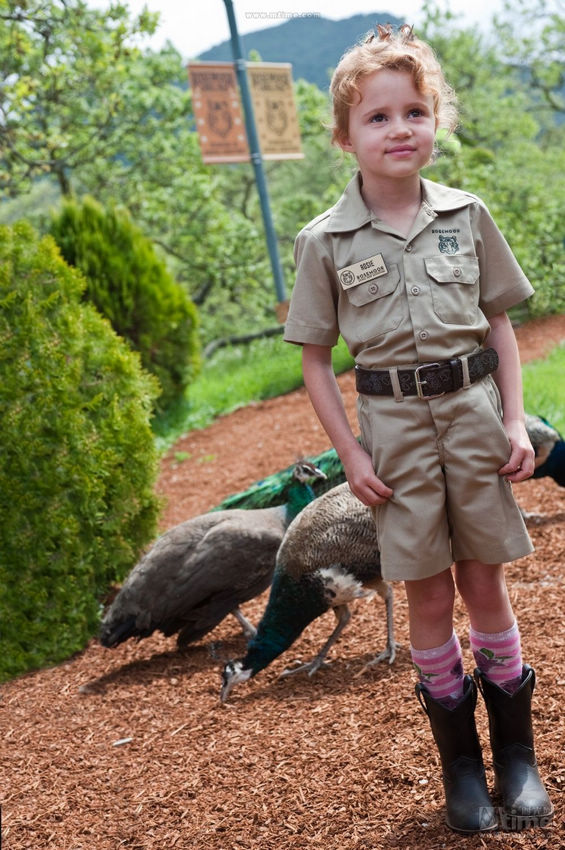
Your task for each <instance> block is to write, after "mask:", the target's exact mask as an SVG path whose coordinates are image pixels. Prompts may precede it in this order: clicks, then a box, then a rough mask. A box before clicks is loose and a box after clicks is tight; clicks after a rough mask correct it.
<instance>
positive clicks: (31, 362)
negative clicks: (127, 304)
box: [0, 222, 159, 679]
mask: <svg viewBox="0 0 565 850" xmlns="http://www.w3.org/2000/svg"><path fill="white" fill-rule="evenodd" d="M83 289H84V281H83V279H82V276H81V275H80V274H79V273H78V272H77V271H76V270H75V269H72V268H70V267H69V266H68V265H67V264H66V263H65V262H64V261H63V260H62V259H61V256H60V254H59V251H58V249H57V246H56V244H55V242H54V241H53V239H52V238H51V237H49V236H47V237H44V238H43V239H41V240H39V238H38V237H37V235H36V234H35V232H34V231H33V230H32V228H31V227H30V225H29V224H26V223H23V222H21V223H18V224H16V225H14V227H13V228H8V227H1V228H0V427H1V429H2V451H1V452H0V516H1V522H0V679H5V678H7V677H10V676H13V675H16V674H17V673H20V672H22V671H24V670H28V669H32V668H35V667H39V666H43V665H45V664H49V663H54V662H56V661H59V660H61V659H63V658H66V657H68V656H69V655H70V654H71V653H73V652H75V651H76V650H79V649H82V648H83V647H84V645H85V643H86V641H87V640H88V638H89V637H90V636H91V635H92V634H93V633H94V631H95V630H96V628H97V625H98V619H99V613H100V610H99V609H100V599H101V597H102V595H103V593H104V592H105V591H107V588H108V586H109V584H110V583H111V582H113V581H116V580H120V579H122V578H123V577H124V576H125V574H126V573H127V572H128V571H129V569H131V567H132V565H133V564H134V562H135V561H136V560H137V557H138V556H139V553H140V551H141V549H142V548H143V546H145V545H146V544H147V543H148V542H149V541H150V540H151V539H152V538H153V537H154V535H155V533H156V524H157V518H158V514H159V500H158V499H157V497H156V496H155V494H154V491H153V486H154V483H155V479H156V476H157V469H158V457H157V453H156V449H155V447H154V440H153V435H152V432H151V427H150V416H151V411H152V407H153V403H154V399H155V396H156V395H157V393H158V386H157V381H156V380H155V379H154V378H153V377H152V376H151V375H149V374H147V373H146V372H145V371H144V370H143V369H142V368H141V365H140V362H139V356H138V355H137V354H136V353H135V352H133V351H131V350H130V348H129V346H128V345H127V344H126V343H125V342H124V341H123V340H122V339H120V338H119V337H118V336H117V335H116V334H115V333H114V331H113V330H112V328H111V326H110V324H109V322H108V321H106V319H104V318H102V317H101V316H100V315H99V313H98V312H97V311H96V310H95V308H94V307H93V306H92V305H89V304H84V303H82V302H81V296H82V292H83Z"/></svg>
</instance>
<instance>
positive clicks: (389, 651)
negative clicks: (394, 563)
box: [355, 581, 400, 677]
mask: <svg viewBox="0 0 565 850" xmlns="http://www.w3.org/2000/svg"><path fill="white" fill-rule="evenodd" d="M377 593H378V594H379V596H380V597H381V599H382V600H383V601H384V603H385V606H386V647H385V649H383V651H382V652H379V654H378V655H376V656H375V657H374V658H373V659H371V661H368V662H367V664H365V666H364V667H362V668H361V670H360V671H359V672H358V673H356V674H355V676H356V677H357V676H362V675H363V673H364V672H365V671H366V670H368V669H369V668H370V667H374V666H375V665H376V664H380V662H381V661H385V660H386V659H387V658H388V663H389V664H392V663H393V661H394V659H395V658H396V650H397V649H398V648H399V647H400V644H399V643H397V642H396V641H395V639H394V617H393V610H392V609H393V601H394V600H393V592H392V586H391V585H390V584H387V583H386V582H385V581H383V582H382V583H381V584H380V585H379V587H378V588H377Z"/></svg>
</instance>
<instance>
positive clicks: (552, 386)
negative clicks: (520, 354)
mask: <svg viewBox="0 0 565 850" xmlns="http://www.w3.org/2000/svg"><path fill="white" fill-rule="evenodd" d="M564 374H565V345H564V344H563V343H562V344H561V345H558V346H557V347H556V348H554V349H552V351H551V352H550V353H549V355H548V356H547V357H545V358H544V359H543V360H532V361H530V362H529V363H526V364H524V366H523V367H522V377H523V381H524V406H525V408H526V410H527V411H528V413H533V414H537V415H538V416H543V417H544V418H545V419H547V420H548V421H549V422H550V423H551V424H552V425H553V427H554V428H557V430H558V431H559V432H560V433H561V434H563V435H564V436H565V381H564V380H563V375H564Z"/></svg>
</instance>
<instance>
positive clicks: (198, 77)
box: [188, 62, 249, 163]
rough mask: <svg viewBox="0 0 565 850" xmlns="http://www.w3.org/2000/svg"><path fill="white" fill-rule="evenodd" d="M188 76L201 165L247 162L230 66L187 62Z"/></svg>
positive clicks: (232, 72) (246, 148)
mask: <svg viewBox="0 0 565 850" xmlns="http://www.w3.org/2000/svg"><path fill="white" fill-rule="evenodd" d="M188 76H189V79H190V86H191V88H192V108H193V110H194V118H195V120H196V129H197V131H198V139H199V142H200V149H201V151H202V159H203V161H204V162H207V163H218V162H248V161H249V147H248V145H247V137H246V133H245V121H244V118H243V111H242V108H241V103H240V99H239V89H238V85H237V77H236V73H235V69H234V66H233V63H231V62H190V63H189V65H188Z"/></svg>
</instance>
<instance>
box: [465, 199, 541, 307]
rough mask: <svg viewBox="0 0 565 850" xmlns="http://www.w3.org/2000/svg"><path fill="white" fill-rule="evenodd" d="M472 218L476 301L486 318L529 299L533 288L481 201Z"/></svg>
mask: <svg viewBox="0 0 565 850" xmlns="http://www.w3.org/2000/svg"><path fill="white" fill-rule="evenodd" d="M474 217H475V221H474V230H475V232H476V233H477V239H476V247H477V255H478V258H479V264H480V270H481V278H480V280H481V296H480V302H479V303H480V307H481V310H482V311H483V313H484V314H485V316H486V317H487V319H488V318H490V316H495V315H497V313H503V312H505V311H506V310H509V309H510V308H511V307H515V306H516V304H520V303H521V302H522V301H525V300H526V299H527V298H530V297H531V296H532V295H533V294H534V288H533V287H532V285H531V283H530V281H529V280H528V278H527V277H526V275H525V274H524V272H523V271H522V269H521V267H520V265H519V263H518V261H517V259H516V257H515V256H514V254H513V253H512V250H511V248H510V246H509V244H508V242H507V241H506V239H505V238H504V236H503V235H502V233H501V232H500V230H499V229H498V227H497V225H496V224H495V222H494V220H493V218H492V216H491V214H490V213H489V211H488V209H487V208H486V207H485V205H484V204H483V203H482V202H481V203H479V204H477V205H476V207H475V210H474Z"/></svg>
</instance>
